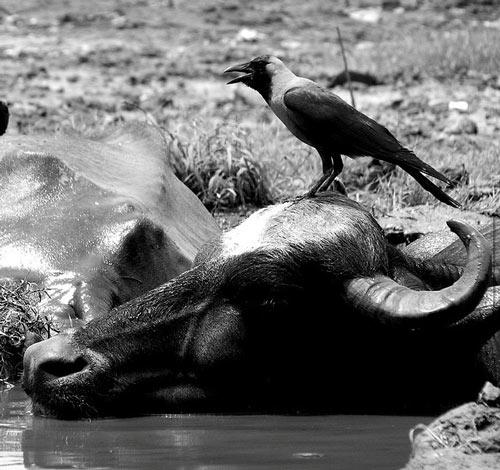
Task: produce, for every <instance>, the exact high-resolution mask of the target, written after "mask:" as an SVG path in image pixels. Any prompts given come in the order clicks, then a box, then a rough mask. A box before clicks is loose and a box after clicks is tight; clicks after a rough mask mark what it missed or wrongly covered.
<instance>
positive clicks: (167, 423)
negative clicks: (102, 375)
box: [0, 387, 428, 470]
mask: <svg viewBox="0 0 500 470" xmlns="http://www.w3.org/2000/svg"><path fill="white" fill-rule="evenodd" d="M1 398H2V402H1V407H0V468H1V467H3V468H7V467H8V468H9V469H15V468H51V469H55V468H100V469H106V468H120V469H122V468H130V469H155V468H168V469H186V470H187V469H190V470H215V469H217V470H243V469H245V470H246V469H255V470H257V469H259V470H261V469H276V470H277V469H294V468H301V469H307V470H314V469H332V468H339V469H343V470H358V469H370V470H376V469H384V470H387V469H397V468H400V467H402V466H403V465H404V464H405V462H406V461H407V459H408V456H409V452H410V445H409V442H408V437H407V436H408V430H409V429H410V428H411V427H412V426H414V425H415V424H417V423H419V422H421V421H422V419H421V418H416V417H383V416H270V415H263V416H262V415H256V416H255V415H252V416H247V415H245V416H213V415H192V416H189V415H161V416H150V417H140V418H129V419H104V420H94V421H57V420H53V419H46V418H36V417H33V416H32V415H31V414H30V412H29V402H28V400H27V398H26V396H25V395H24V394H23V392H22V391H21V390H20V389H19V388H17V387H16V388H14V389H12V390H10V391H8V392H2V395H1ZM424 421H425V422H427V421H428V419H424Z"/></svg>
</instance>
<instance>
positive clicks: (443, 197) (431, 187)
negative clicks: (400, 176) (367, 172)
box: [399, 164, 461, 207]
mask: <svg viewBox="0 0 500 470" xmlns="http://www.w3.org/2000/svg"><path fill="white" fill-rule="evenodd" d="M399 166H400V167H401V168H402V169H403V170H405V171H406V172H407V173H408V174H409V175H411V176H413V178H415V179H416V180H417V182H418V184H420V186H422V188H424V189H425V190H426V191H429V192H430V193H431V194H432V195H433V196H434V197H435V198H436V199H439V200H440V201H441V202H444V203H445V204H448V205H449V206H451V207H461V206H460V204H459V203H458V202H457V201H455V199H453V198H452V197H450V196H448V194H446V193H445V192H444V191H443V190H442V189H440V188H438V187H437V186H436V185H435V184H434V183H433V182H432V181H430V180H429V179H427V178H426V177H425V176H424V175H423V174H422V173H420V171H418V170H415V169H414V168H412V167H409V166H407V165H404V164H403V165H401V164H400V165H399Z"/></svg>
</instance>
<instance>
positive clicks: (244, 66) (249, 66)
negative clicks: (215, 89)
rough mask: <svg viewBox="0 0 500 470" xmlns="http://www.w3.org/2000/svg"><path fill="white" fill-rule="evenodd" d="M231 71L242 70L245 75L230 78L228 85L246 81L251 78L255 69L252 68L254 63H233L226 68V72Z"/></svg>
mask: <svg viewBox="0 0 500 470" xmlns="http://www.w3.org/2000/svg"><path fill="white" fill-rule="evenodd" d="M231 72H241V73H242V74H243V75H238V76H237V77H236V78H233V79H232V80H229V81H228V82H227V85H231V84H233V83H238V82H244V81H245V79H247V78H250V77H251V76H252V75H253V73H254V71H253V68H252V64H251V63H250V62H246V63H245V64H239V65H233V66H231V67H228V68H227V69H226V70H224V73H231Z"/></svg>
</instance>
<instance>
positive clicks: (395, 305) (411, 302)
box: [344, 220, 492, 328]
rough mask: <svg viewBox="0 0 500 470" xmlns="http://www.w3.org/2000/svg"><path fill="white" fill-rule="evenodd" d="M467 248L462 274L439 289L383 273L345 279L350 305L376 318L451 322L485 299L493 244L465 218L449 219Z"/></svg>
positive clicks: (412, 323) (418, 323)
mask: <svg viewBox="0 0 500 470" xmlns="http://www.w3.org/2000/svg"><path fill="white" fill-rule="evenodd" d="M447 224H448V227H449V228H450V230H451V231H453V232H455V233H456V234H457V235H458V236H459V238H460V239H461V240H462V243H463V244H464V245H465V248H466V250H467V262H466V265H465V268H464V272H463V274H462V276H461V277H460V278H459V279H458V280H457V281H456V282H455V283H453V284H452V285H450V286H448V287H445V288H444V289H441V290H436V291H416V290H412V289H409V288H408V287H405V286H402V285H400V284H398V283H397V282H395V281H394V280H393V279H391V278H389V277H387V276H384V275H375V276H373V277H360V278H354V279H351V280H349V281H345V283H344V286H345V297H346V301H347V303H348V304H349V305H351V306H352V307H353V308H354V309H355V310H356V311H359V312H360V313H361V314H362V315H364V316H368V317H371V318H373V319H375V320H376V321H377V322H381V323H385V324H394V325H401V326H404V327H408V328H421V327H426V326H429V325H434V326H436V325H441V326H444V325H449V324H452V323H455V322H457V321H459V320H461V319H462V318H464V317H466V316H467V315H468V314H469V313H471V312H472V311H473V310H474V308H475V307H476V306H477V304H478V303H479V302H480V300H481V299H482V297H483V295H484V293H485V291H486V289H487V287H488V283H489V277H490V274H491V263H492V261H491V260H492V255H491V248H490V246H489V244H488V242H487V241H486V239H485V238H484V237H483V236H482V235H481V234H480V233H479V232H478V231H477V230H475V229H474V228H472V227H471V226H470V225H467V224H466V223H465V222H461V221H457V220H450V221H448V222H447Z"/></svg>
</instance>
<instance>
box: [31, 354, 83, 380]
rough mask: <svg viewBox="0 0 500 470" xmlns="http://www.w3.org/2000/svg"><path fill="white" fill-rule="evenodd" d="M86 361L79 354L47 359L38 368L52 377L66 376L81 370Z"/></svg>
mask: <svg viewBox="0 0 500 470" xmlns="http://www.w3.org/2000/svg"><path fill="white" fill-rule="evenodd" d="M87 366H88V362H87V361H86V360H85V359H84V358H83V357H81V356H79V357H77V358H75V359H73V360H69V359H49V360H47V361H45V362H43V363H41V364H40V365H39V368H40V370H42V371H43V372H45V373H46V374H48V375H51V376H53V377H57V378H60V377H66V376H68V375H71V374H76V373H77V372H81V371H82V370H83V369H85V367H87Z"/></svg>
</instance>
